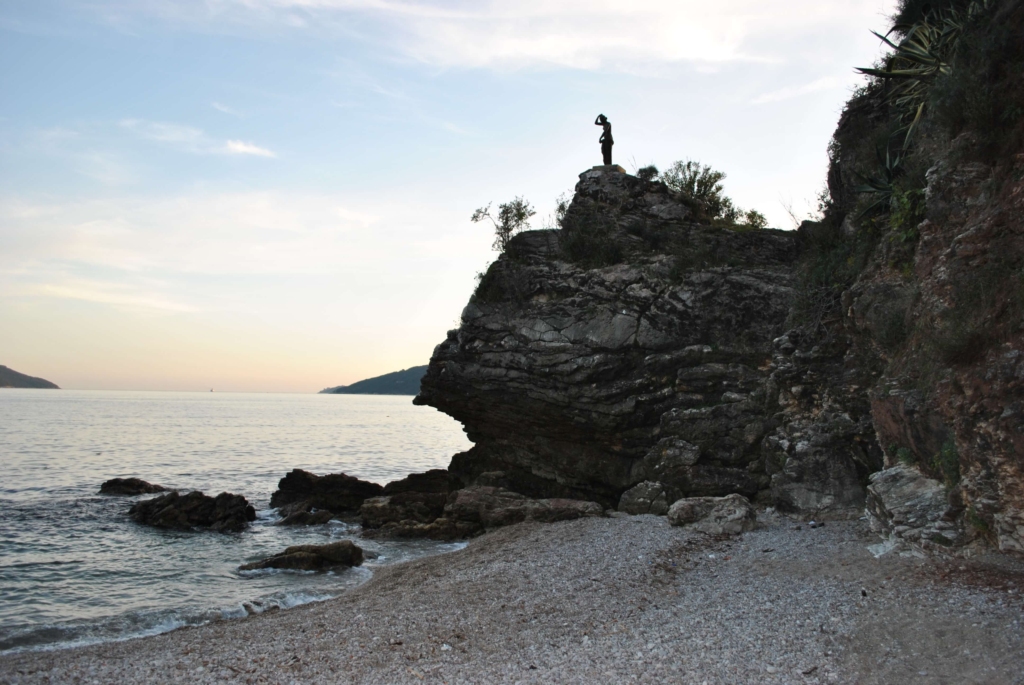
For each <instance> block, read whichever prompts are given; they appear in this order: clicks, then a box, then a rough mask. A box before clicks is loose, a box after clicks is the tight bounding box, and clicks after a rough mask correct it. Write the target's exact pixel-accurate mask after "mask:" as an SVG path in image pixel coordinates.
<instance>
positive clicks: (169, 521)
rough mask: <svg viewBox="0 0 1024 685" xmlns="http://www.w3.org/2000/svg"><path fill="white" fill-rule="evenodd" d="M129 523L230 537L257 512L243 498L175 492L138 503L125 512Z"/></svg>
mask: <svg viewBox="0 0 1024 685" xmlns="http://www.w3.org/2000/svg"><path fill="white" fill-rule="evenodd" d="M128 515H129V516H130V517H131V518H132V520H134V521H136V522H138V523H142V524H145V525H148V526H155V527H157V528H173V529H177V530H191V529H192V528H195V527H204V528H209V529H210V530H213V531H217V532H220V533H233V532H237V531H240V530H242V529H244V528H245V527H246V526H248V525H249V522H250V521H255V520H256V510H255V509H254V508H253V506H252V505H251V504H249V502H248V501H246V499H245V497H243V496H242V495H233V494H231V493H229V492H222V493H220V494H219V495H217V496H216V497H210V496H208V495H204V494H203V493H201V492H199V491H198V490H196V491H194V492H190V493H188V494H186V495H181V494H179V493H178V492H177V491H176V490H175V491H171V492H169V493H167V494H166V495H161V496H160V497H154V498H152V499H147V500H142V501H141V502H137V503H136V504H135V505H134V506H132V508H131V509H129V510H128Z"/></svg>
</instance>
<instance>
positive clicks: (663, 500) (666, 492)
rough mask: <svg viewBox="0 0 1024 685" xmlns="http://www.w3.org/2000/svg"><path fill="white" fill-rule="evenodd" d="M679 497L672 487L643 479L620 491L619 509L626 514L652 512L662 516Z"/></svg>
mask: <svg viewBox="0 0 1024 685" xmlns="http://www.w3.org/2000/svg"><path fill="white" fill-rule="evenodd" d="M677 499H679V493H678V491H676V490H675V489H674V488H671V487H666V486H665V485H663V484H661V483H657V482H654V481H649V480H648V481H644V482H643V483H638V484H637V485H634V486H633V487H631V488H630V489H629V490H626V491H625V492H624V493H622V497H621V498H619V511H621V512H623V513H626V514H654V515H656V516H664V515H665V514H667V513H668V508H669V506H671V505H672V503H673V502H675V501H676V500H677Z"/></svg>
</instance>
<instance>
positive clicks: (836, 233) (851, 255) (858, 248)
mask: <svg viewBox="0 0 1024 685" xmlns="http://www.w3.org/2000/svg"><path fill="white" fill-rule="evenodd" d="M805 226H806V228H804V227H801V235H802V236H803V238H804V245H805V251H804V255H803V257H802V258H801V260H800V264H799V266H798V279H799V280H798V285H797V292H796V298H795V301H794V303H793V317H794V319H795V323H801V324H808V325H810V326H811V327H813V328H817V327H819V326H821V325H822V323H823V322H824V321H826V320H828V319H830V318H833V317H835V316H838V314H839V310H840V297H841V296H842V293H843V291H844V290H846V289H847V288H849V287H850V286H851V285H853V282H854V281H855V280H856V279H857V276H858V275H860V272H861V271H863V269H864V267H865V265H866V264H867V263H868V260H869V259H870V257H871V254H872V253H873V252H874V249H875V245H876V244H877V241H878V238H877V230H876V228H875V225H874V224H873V223H870V222H869V223H867V225H865V226H864V227H863V228H862V230H859V231H857V232H856V233H855V234H853V235H852V236H848V235H846V234H844V233H843V232H842V231H841V230H840V229H839V228H838V227H837V226H835V224H834V223H831V222H823V223H819V224H812V223H810V222H808V223H807V224H805Z"/></svg>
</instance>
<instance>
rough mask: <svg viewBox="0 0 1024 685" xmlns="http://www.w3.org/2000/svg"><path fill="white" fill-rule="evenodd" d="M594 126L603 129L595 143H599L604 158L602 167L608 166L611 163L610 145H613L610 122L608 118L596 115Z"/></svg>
mask: <svg viewBox="0 0 1024 685" xmlns="http://www.w3.org/2000/svg"><path fill="white" fill-rule="evenodd" d="M594 126H600V127H601V128H602V129H604V132H603V133H602V134H601V137H600V139H598V141H597V142H599V143H601V155H602V156H603V157H604V165H605V166H610V165H611V163H612V145H614V144H615V141H614V140H612V122H610V121H608V117H606V116H605V115H603V114H598V115H597V119H595V120H594Z"/></svg>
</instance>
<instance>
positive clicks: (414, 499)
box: [360, 485, 604, 540]
mask: <svg viewBox="0 0 1024 685" xmlns="http://www.w3.org/2000/svg"><path fill="white" fill-rule="evenodd" d="M439 494H441V493H422V492H399V493H396V494H394V495H390V496H386V497H375V498H372V499H368V500H366V502H364V503H363V507H362V509H361V510H360V513H361V514H362V516H363V526H364V531H363V534H364V535H365V536H367V537H377V538H381V537H390V538H429V539H434V540H456V539H459V538H467V537H472V536H474V535H477V534H479V533H482V532H483V531H484V530H486V529H489V528H500V527H502V526H508V525H512V524H514V523H520V522H522V521H538V522H542V523H550V522H554V521H568V520H571V519H577V518H581V517H584V516H602V515H603V514H604V511H603V510H602V508H601V505H600V504H598V503H597V502H584V501H581V500H572V499H559V498H553V499H530V498H529V497H527V496H525V495H522V494H520V493H518V492H512V491H511V490H505V489H503V488H496V487H490V486H485V485H473V486H470V487H468V488H463V489H461V490H455V491H453V492H452V493H450V494H448V495H446V501H445V502H444V503H443V504H441V507H440V508H438V503H439V500H438V499H436V497H437V496H438V495H439Z"/></svg>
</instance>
